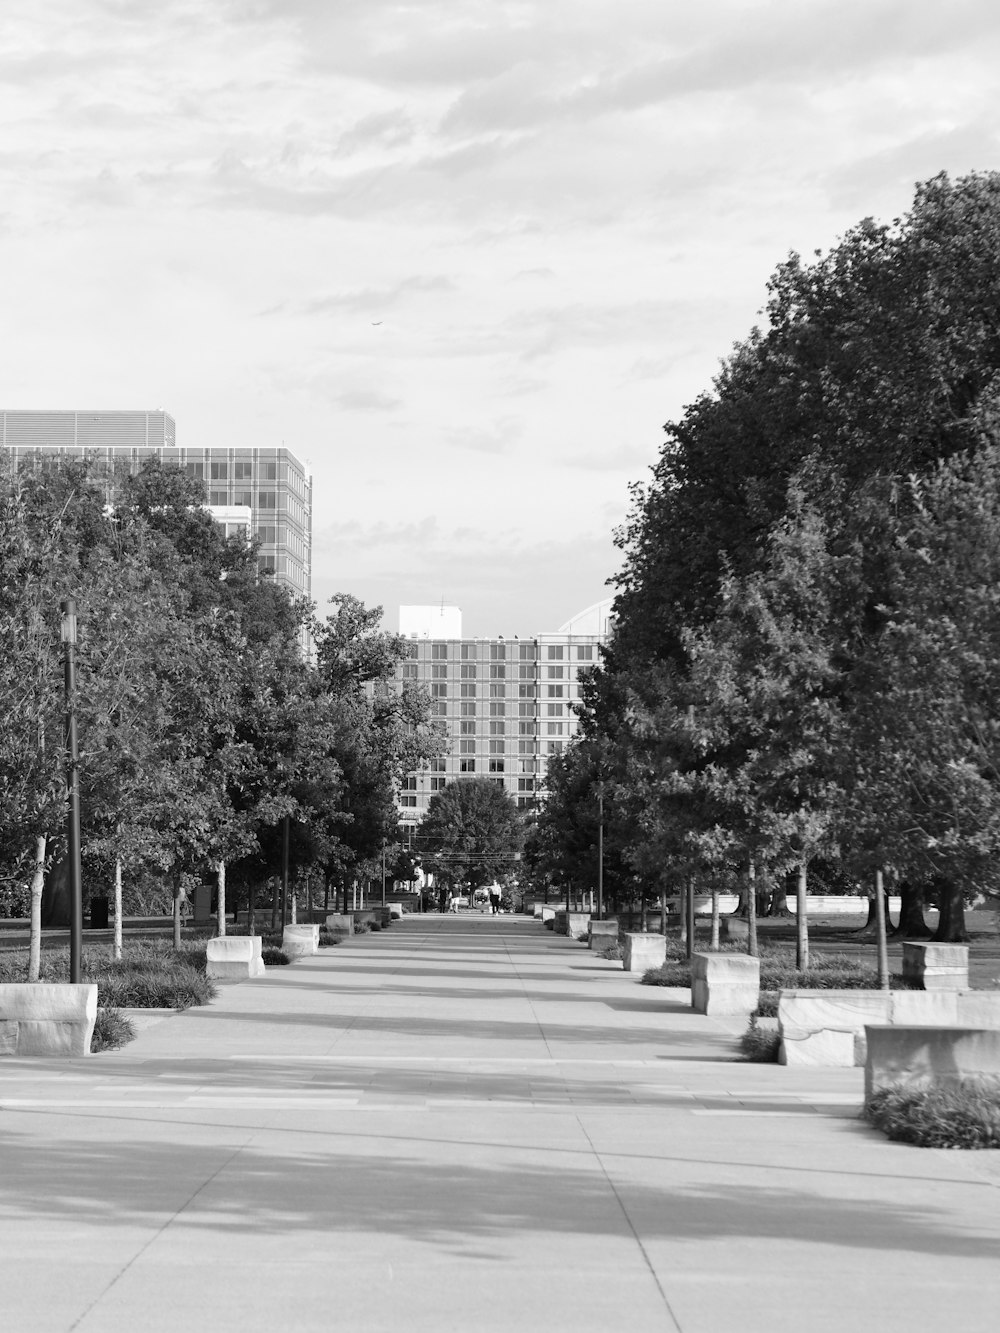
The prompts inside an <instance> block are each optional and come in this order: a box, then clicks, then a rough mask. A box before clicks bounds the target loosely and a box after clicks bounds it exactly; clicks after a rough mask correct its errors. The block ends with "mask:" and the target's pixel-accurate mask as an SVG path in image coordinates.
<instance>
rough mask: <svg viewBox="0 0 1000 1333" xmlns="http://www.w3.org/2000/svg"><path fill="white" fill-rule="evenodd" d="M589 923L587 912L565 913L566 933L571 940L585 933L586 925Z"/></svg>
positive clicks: (583, 935) (584, 935)
mask: <svg viewBox="0 0 1000 1333" xmlns="http://www.w3.org/2000/svg"><path fill="white" fill-rule="evenodd" d="M589 925H590V913H589V912H567V913H566V934H567V935H568V936H569V937H570V939H571V940H578V939H580V938H581V937H583V938H585V937H586V935H587V927H588V926H589Z"/></svg>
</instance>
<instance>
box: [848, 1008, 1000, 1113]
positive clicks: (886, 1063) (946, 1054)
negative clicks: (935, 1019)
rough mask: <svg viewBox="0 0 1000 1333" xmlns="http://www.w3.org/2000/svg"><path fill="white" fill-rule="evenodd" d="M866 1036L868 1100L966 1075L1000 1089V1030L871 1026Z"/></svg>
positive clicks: (949, 1082) (958, 1079)
mask: <svg viewBox="0 0 1000 1333" xmlns="http://www.w3.org/2000/svg"><path fill="white" fill-rule="evenodd" d="M865 1036H866V1039H867V1048H868V1052H867V1056H866V1058H865V1098H866V1099H867V1098H869V1097H870V1096H871V1095H872V1093H873V1092H878V1091H879V1090H880V1089H882V1088H908V1089H913V1090H917V1089H921V1088H929V1087H935V1086H939V1085H941V1084H955V1083H959V1082H961V1081H962V1080H963V1079H978V1080H981V1081H988V1082H990V1083H994V1084H996V1085H997V1086H998V1087H1000V1029H996V1028H971V1027H936V1026H929V1027H915V1026H899V1027H882V1026H876V1025H873V1024H869V1025H868V1026H867V1027H866V1028H865Z"/></svg>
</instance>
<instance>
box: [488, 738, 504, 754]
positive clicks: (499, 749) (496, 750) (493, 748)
mask: <svg viewBox="0 0 1000 1333" xmlns="http://www.w3.org/2000/svg"><path fill="white" fill-rule="evenodd" d="M504 753H505V750H504V743H503V741H490V754H504Z"/></svg>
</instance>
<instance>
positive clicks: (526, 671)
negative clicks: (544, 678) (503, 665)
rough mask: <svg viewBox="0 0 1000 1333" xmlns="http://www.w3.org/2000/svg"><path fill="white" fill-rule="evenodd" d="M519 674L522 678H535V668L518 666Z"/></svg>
mask: <svg viewBox="0 0 1000 1333" xmlns="http://www.w3.org/2000/svg"><path fill="white" fill-rule="evenodd" d="M517 674H518V676H519V677H520V679H521V680H534V679H535V668H534V667H533V666H522V667H518V668H517Z"/></svg>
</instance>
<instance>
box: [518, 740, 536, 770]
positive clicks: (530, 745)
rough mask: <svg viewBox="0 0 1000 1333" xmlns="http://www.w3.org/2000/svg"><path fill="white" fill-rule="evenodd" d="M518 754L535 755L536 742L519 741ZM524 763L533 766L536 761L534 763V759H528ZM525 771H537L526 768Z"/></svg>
mask: <svg viewBox="0 0 1000 1333" xmlns="http://www.w3.org/2000/svg"><path fill="white" fill-rule="evenodd" d="M517 752H518V754H534V753H535V742H534V741H518V743H517ZM524 762H525V763H526V764H528V763H532V764H533V763H534V762H535V761H534V760H533V759H526V760H525V761H524ZM524 771H525V773H534V771H535V770H534V769H533V768H526V769H525V770H524Z"/></svg>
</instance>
